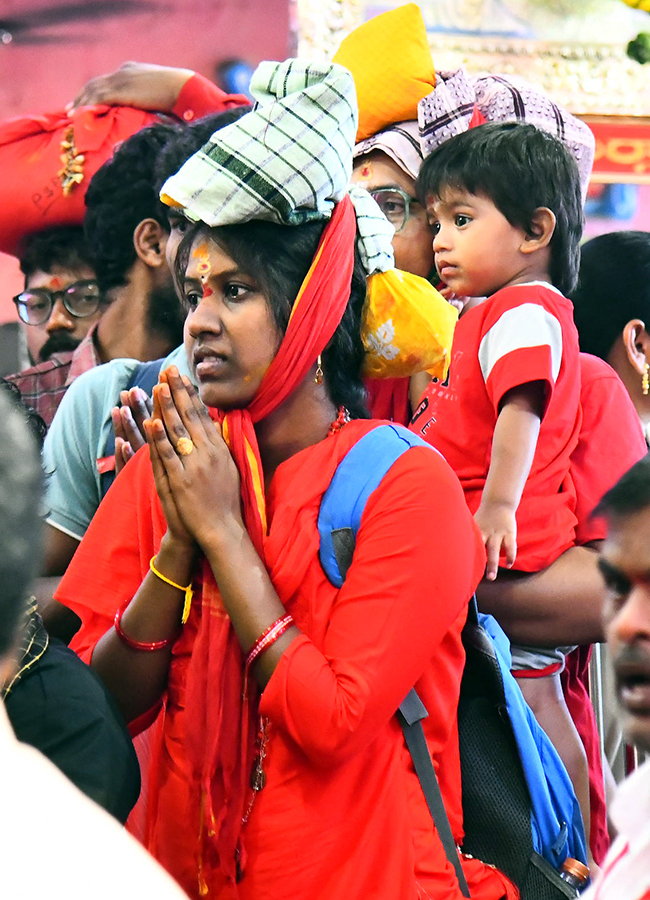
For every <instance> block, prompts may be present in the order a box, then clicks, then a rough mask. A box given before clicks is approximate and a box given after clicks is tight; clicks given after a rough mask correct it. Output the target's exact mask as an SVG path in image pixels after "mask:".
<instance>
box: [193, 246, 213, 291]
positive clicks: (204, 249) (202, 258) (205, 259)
mask: <svg viewBox="0 0 650 900" xmlns="http://www.w3.org/2000/svg"><path fill="white" fill-rule="evenodd" d="M192 256H193V257H194V258H195V259H198V260H199V264H198V266H197V267H196V269H197V273H198V276H199V278H200V279H201V282H202V283H203V284H205V282H206V281H207V280H208V278H209V276H210V272H211V271H212V264H211V263H210V254H209V252H208V245H207V244H206V243H202V244H199V246H198V247H197V248H196V250H194V251H193V253H192ZM204 296H207V295H205V294H204Z"/></svg>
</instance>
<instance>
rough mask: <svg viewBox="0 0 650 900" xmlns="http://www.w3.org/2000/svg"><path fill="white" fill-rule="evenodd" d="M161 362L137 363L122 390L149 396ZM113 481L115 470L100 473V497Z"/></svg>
mask: <svg viewBox="0 0 650 900" xmlns="http://www.w3.org/2000/svg"><path fill="white" fill-rule="evenodd" d="M163 362H164V360H163V359H154V360H152V361H151V362H141V363H138V365H137V366H136V367H135V369H134V370H133V371H132V372H131V377H130V378H129V380H128V381H127V383H126V384H125V386H124V388H123V389H122V390H125V391H130V390H131V388H134V387H139V388H142V390H143V391H144V392H145V393H146V394H148V395H149V396H151V392H152V391H153V389H154V385H156V384H157V383H158V375H159V374H160V368H161V366H162V364H163ZM108 456H115V431H114V430H113V428H112V426H111V428H110V431H109V434H108V438H107V440H106V447H105V448H104V457H108ZM114 481H115V469H111V470H110V471H108V472H102V473H101V475H100V476H99V484H100V490H101V495H102V497H105V496H106V492H107V491H108V489H109V487H110V486H111V485H112V484H113V482H114Z"/></svg>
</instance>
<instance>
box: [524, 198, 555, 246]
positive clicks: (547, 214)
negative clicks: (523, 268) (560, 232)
mask: <svg viewBox="0 0 650 900" xmlns="http://www.w3.org/2000/svg"><path fill="white" fill-rule="evenodd" d="M555 223H556V219H555V213H554V212H552V211H551V210H550V209H548V208H547V207H546V206H539V207H538V208H537V209H536V210H535V212H534V213H533V215H532V218H531V221H530V229H529V231H527V232H526V235H525V236H524V241H523V243H522V245H521V248H520V249H521V252H522V253H534V252H535V251H536V250H541V249H542V248H543V247H548V245H549V244H550V242H551V238H552V237H553V232H554V231H555Z"/></svg>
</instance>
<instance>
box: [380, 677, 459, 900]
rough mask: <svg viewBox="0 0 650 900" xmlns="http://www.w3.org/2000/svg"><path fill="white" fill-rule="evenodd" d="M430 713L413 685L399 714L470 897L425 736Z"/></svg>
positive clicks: (434, 815)
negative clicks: (424, 720)
mask: <svg viewBox="0 0 650 900" xmlns="http://www.w3.org/2000/svg"><path fill="white" fill-rule="evenodd" d="M428 715H429V714H428V712H427V709H426V706H425V705H424V703H423V702H422V701H421V700H420V698H419V697H418V695H417V692H416V691H415V689H414V688H412V689H411V690H410V691H409V692H408V694H407V695H406V698H405V699H404V700H403V701H402V704H401V706H400V708H399V710H398V711H397V717H398V719H399V721H400V725H401V726H402V731H403V732H404V740H405V741H406V746H407V747H408V750H409V753H410V754H411V759H412V760H413V768H414V769H415V774H416V775H417V776H418V780H419V782H420V786H421V787H422V793H423V794H424V799H425V800H426V801H427V806H428V807H429V812H430V813H431V818H432V819H433V824H434V825H435V828H436V831H437V832H438V837H439V838H440V840H441V841H442V846H443V847H444V849H445V855H446V856H447V859H448V860H449V862H450V863H451V864H452V866H453V867H454V870H455V872H456V877H457V878H458V884H459V886H460V891H461V893H462V895H463V897H469V888H468V886H467V881H466V880H465V875H464V873H463V869H462V867H461V864H460V857H459V855H458V848H457V847H456V841H455V840H454V836H453V834H452V832H451V825H450V824H449V819H448V817H447V811H446V809H445V804H444V801H443V799H442V794H441V793H440V785H439V784H438V778H437V776H436V770H435V769H434V767H433V762H432V760H431V754H430V753H429V748H428V746H427V742H426V738H425V736H424V729H423V728H422V719H426V717H427V716H428Z"/></svg>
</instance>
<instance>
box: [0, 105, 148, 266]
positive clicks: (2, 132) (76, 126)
mask: <svg viewBox="0 0 650 900" xmlns="http://www.w3.org/2000/svg"><path fill="white" fill-rule="evenodd" d="M155 121H156V116H155V115H154V114H153V113H150V112H144V111H143V110H140V109H131V108H130V107H126V106H86V107H82V108H80V109H78V110H76V111H75V112H74V114H73V115H72V116H71V117H70V116H68V114H67V113H65V112H57V113H46V114H44V115H42V116H19V117H16V118H14V119H9V120H7V121H6V122H3V123H2V125H0V171H1V172H2V179H1V180H0V251H2V252H4V253H10V254H12V255H14V256H20V254H21V252H22V248H23V245H24V241H25V240H26V238H28V237H29V236H30V235H31V234H33V233H35V232H37V231H44V230H45V229H47V228H54V227H57V226H61V225H81V224H82V223H83V219H84V213H85V211H86V207H85V204H84V196H85V194H86V188H87V187H88V184H89V182H90V179H91V178H92V176H93V175H94V174H95V172H96V171H97V169H99V167H100V166H101V165H102V163H104V162H105V161H106V160H107V159H108V158H109V157H110V156H111V155H112V153H113V149H114V147H115V146H116V145H117V144H119V143H121V141H124V140H126V138H128V137H130V136H131V135H132V134H134V133H135V132H136V131H139V130H140V129H141V128H144V126H145V125H150V124H151V123H152V122H155Z"/></svg>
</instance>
